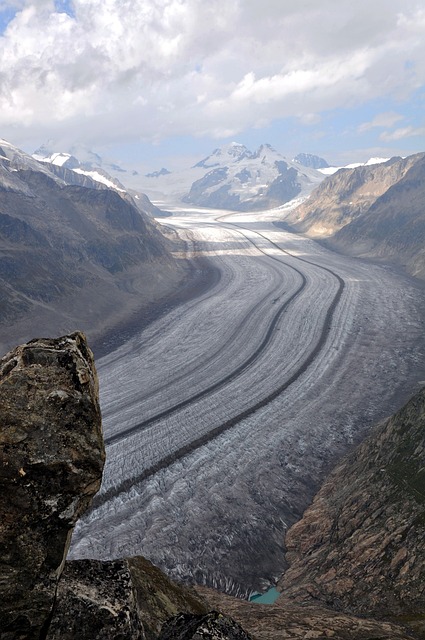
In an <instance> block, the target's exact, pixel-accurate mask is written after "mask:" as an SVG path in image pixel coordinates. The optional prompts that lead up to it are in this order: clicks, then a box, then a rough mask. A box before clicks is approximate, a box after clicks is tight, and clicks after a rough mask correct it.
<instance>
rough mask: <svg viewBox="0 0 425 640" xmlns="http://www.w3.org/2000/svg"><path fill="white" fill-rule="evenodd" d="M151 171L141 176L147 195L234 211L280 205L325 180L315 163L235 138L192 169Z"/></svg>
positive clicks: (268, 146) (308, 191)
mask: <svg viewBox="0 0 425 640" xmlns="http://www.w3.org/2000/svg"><path fill="white" fill-rule="evenodd" d="M150 175H151V176H152V177H150V178H145V181H144V182H143V190H145V191H146V193H148V195H151V194H152V195H153V196H154V197H156V198H158V197H159V198H165V199H167V198H170V197H173V198H174V199H176V198H179V199H181V201H182V202H187V203H190V204H195V205H199V206H201V207H213V208H217V209H234V210H237V211H252V210H258V209H269V208H271V207H275V206H279V205H281V204H284V203H285V202H288V201H289V200H292V198H295V197H296V196H298V195H300V194H307V193H310V191H311V190H312V189H313V188H314V187H315V186H316V185H317V184H319V183H320V182H321V180H323V175H322V174H321V173H320V172H319V171H317V170H316V169H315V168H313V167H305V166H303V165H302V164H301V163H299V162H295V161H292V160H288V159H287V158H285V157H284V156H282V155H281V154H280V153H278V152H277V151H276V150H275V149H273V148H272V147H271V146H270V145H268V144H264V145H261V146H260V147H259V148H258V149H257V150H256V151H255V152H252V151H250V150H249V149H247V148H246V147H245V146H244V145H243V144H238V143H236V142H233V143H231V144H229V145H227V146H225V147H222V148H219V149H215V150H214V151H213V152H212V153H211V155H209V156H207V157H206V158H204V159H202V160H200V161H199V162H198V163H196V164H195V165H194V166H193V167H192V168H191V169H187V170H185V171H180V172H176V173H167V174H163V173H162V174H161V172H156V173H155V174H153V173H152V174H150Z"/></svg>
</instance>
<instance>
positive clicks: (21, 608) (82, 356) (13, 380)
mask: <svg viewBox="0 0 425 640" xmlns="http://www.w3.org/2000/svg"><path fill="white" fill-rule="evenodd" d="M104 459H105V452H104V444H103V438H102V432H101V415H100V408H99V401H98V381H97V375H96V370H95V366H94V360H93V355H92V353H91V351H90V349H89V347H88V345H87V342H86V339H85V336H84V335H83V334H81V333H74V334H71V335H68V336H63V337H61V338H57V339H36V340H31V341H30V342H28V343H27V344H24V345H21V346H19V347H16V348H15V349H14V350H13V351H11V352H9V353H8V354H7V355H6V356H4V357H3V358H2V359H1V360H0V514H1V515H0V545H1V548H2V555H1V558H0V575H1V580H0V629H1V631H2V636H1V637H2V638H3V637H4V638H6V637H7V639H8V640H12V639H13V638H21V637H25V638H38V637H39V635H40V632H41V630H42V628H43V625H45V624H46V619H47V618H48V616H49V614H50V611H51V609H52V605H53V601H54V597H55V591H56V586H57V581H58V578H59V576H60V574H61V572H62V569H63V566H64V562H65V558H66V554H67V550H68V546H69V541H70V537H71V533H72V529H73V527H74V525H75V522H76V521H77V519H78V518H79V517H80V515H81V514H82V513H83V512H84V511H85V509H86V508H87V507H88V505H89V504H90V501H91V499H92V497H93V495H94V493H96V491H97V490H98V488H99V486H100V482H101V476H102V469H103V464H104Z"/></svg>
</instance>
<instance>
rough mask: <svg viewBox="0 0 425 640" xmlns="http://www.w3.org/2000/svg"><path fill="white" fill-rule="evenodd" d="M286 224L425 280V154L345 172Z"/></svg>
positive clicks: (331, 178) (332, 178)
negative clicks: (385, 262)
mask: <svg viewBox="0 0 425 640" xmlns="http://www.w3.org/2000/svg"><path fill="white" fill-rule="evenodd" d="M285 221H286V222H287V223H288V224H289V225H290V226H291V227H292V228H293V229H294V230H296V231H298V232H302V233H305V234H307V235H309V236H310V237H314V238H322V239H325V242H326V244H327V245H328V246H329V247H331V248H334V249H337V250H339V251H342V252H345V253H348V254H350V255H355V256H362V257H368V258H374V259H379V260H382V261H387V262H393V263H395V264H397V265H398V266H401V267H402V268H404V269H405V270H406V271H407V272H408V273H410V274H412V275H415V276H418V277H420V278H425V153H418V154H415V155H412V156H408V157H407V158H391V159H390V160H388V161H387V162H382V161H380V162H379V164H366V165H362V166H358V167H355V168H353V169H341V170H339V171H337V172H336V173H335V174H333V175H331V176H329V177H328V178H326V179H325V180H324V181H323V182H322V183H321V184H320V185H319V186H318V187H317V189H316V190H315V191H313V193H312V194H311V196H310V198H309V199H308V200H306V201H305V202H304V203H303V204H301V205H300V206H299V207H297V208H296V209H294V210H292V211H291V212H290V213H289V214H288V215H287V217H286V218H285Z"/></svg>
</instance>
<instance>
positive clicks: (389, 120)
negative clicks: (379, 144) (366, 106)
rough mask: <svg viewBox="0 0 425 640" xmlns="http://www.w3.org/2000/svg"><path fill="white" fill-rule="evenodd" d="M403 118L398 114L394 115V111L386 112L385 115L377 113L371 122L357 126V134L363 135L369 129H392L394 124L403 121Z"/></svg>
mask: <svg viewBox="0 0 425 640" xmlns="http://www.w3.org/2000/svg"><path fill="white" fill-rule="evenodd" d="M403 119H404V116H402V115H401V114H400V113H395V111H386V112H385V113H379V114H378V115H376V116H375V117H374V118H373V120H371V121H370V122H363V123H362V124H360V125H359V126H358V129H357V130H358V132H359V133H364V132H365V131H370V129H375V128H379V127H384V128H385V127H389V128H390V127H393V126H394V125H395V124H396V122H399V121H400V120H403Z"/></svg>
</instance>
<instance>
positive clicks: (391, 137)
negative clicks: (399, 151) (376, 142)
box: [379, 126, 425, 142]
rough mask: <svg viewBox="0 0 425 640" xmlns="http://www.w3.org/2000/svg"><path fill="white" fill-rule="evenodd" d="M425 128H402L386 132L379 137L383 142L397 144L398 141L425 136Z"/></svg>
mask: <svg viewBox="0 0 425 640" xmlns="http://www.w3.org/2000/svg"><path fill="white" fill-rule="evenodd" d="M424 135H425V127H412V126H409V127H401V128H400V129H396V130H395V131H390V132H388V131H384V132H383V133H381V135H380V136H379V137H380V139H381V140H383V142H395V141H396V140H403V139H404V138H413V137H414V136H424Z"/></svg>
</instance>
